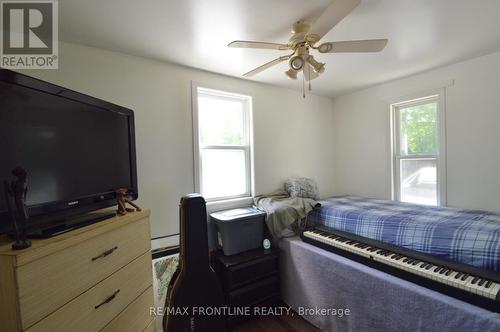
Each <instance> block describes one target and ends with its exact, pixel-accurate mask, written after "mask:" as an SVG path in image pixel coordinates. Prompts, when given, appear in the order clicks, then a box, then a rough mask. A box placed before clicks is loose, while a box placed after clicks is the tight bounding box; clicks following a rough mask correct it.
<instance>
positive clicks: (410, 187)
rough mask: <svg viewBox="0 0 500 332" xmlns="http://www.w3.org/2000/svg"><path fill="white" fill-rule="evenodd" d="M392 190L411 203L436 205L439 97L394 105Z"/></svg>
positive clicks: (437, 194) (404, 200)
mask: <svg viewBox="0 0 500 332" xmlns="http://www.w3.org/2000/svg"><path fill="white" fill-rule="evenodd" d="M393 123H394V129H393V133H394V139H393V141H394V161H393V164H394V167H393V169H394V174H393V177H394V193H395V198H396V199H398V200H400V201H403V202H410V203H418V204H427V205H438V204H439V203H440V195H439V181H440V179H439V167H440V164H439V159H440V157H439V149H440V142H439V98H438V96H432V97H428V98H423V99H420V100H417V101H412V102H405V103H401V104H396V105H394V106H393Z"/></svg>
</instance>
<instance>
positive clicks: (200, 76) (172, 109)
mask: <svg viewBox="0 0 500 332" xmlns="http://www.w3.org/2000/svg"><path fill="white" fill-rule="evenodd" d="M59 54H60V57H59V59H60V62H59V63H60V65H59V70H54V71H50V70H42V71H26V72H25V73H26V74H28V75H31V76H35V77H39V78H41V79H43V80H47V81H50V82H53V83H55V84H59V85H62V86H64V87H67V88H70V89H73V90H76V91H79V92H82V93H85V94H89V95H91V96H94V97H97V98H100V99H104V100H107V101H110V102H112V103H116V104H118V105H122V106H125V107H128V108H131V109H133V110H134V111H135V119H136V141H137V162H138V177H139V196H140V199H139V201H138V202H139V204H140V205H141V206H143V207H148V208H151V210H152V235H153V236H161V235H165V234H172V233H176V232H177V231H178V203H179V199H180V197H181V195H183V194H186V193H189V192H192V191H194V183H193V144H192V118H191V80H194V81H197V82H200V83H206V84H210V85H211V86H216V87H220V88H221V89H227V90H228V91H234V92H239V93H243V94H248V95H251V96H252V97H253V118H254V141H255V142H254V143H255V149H254V157H255V158H254V159H255V189H256V192H257V193H263V192H267V191H271V190H274V189H277V188H278V187H280V186H282V182H283V180H284V179H286V178H287V177H289V176H296V175H301V176H309V177H314V178H316V179H317V181H318V182H319V185H320V190H321V194H322V195H323V196H327V195H331V194H332V193H333V188H334V185H333V149H332V148H331V146H330V142H332V141H333V133H332V130H331V124H332V122H333V113H332V111H331V109H332V101H331V99H329V98H324V97H318V96H314V95H310V96H308V97H307V99H305V100H303V99H302V96H301V93H300V92H299V91H293V90H286V89H282V88H277V87H273V86H270V85H265V84H260V83H254V82H250V81H246V80H241V79H236V78H230V77H226V76H221V75H216V74H212V73H208V72H204V71H200V70H195V69H191V68H186V67H181V66H177V65H173V64H168V63H164V62H158V61H153V60H148V59H144V58H139V57H134V56H129V55H124V54H120V53H114V52H108V51H104V50H100V49H95V48H90V47H85V46H81V45H74V44H66V43H61V44H60V52H59ZM228 65H230V64H228Z"/></svg>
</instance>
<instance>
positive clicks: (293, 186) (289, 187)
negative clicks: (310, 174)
mask: <svg viewBox="0 0 500 332" xmlns="http://www.w3.org/2000/svg"><path fill="white" fill-rule="evenodd" d="M285 189H286V191H287V192H288V195H290V196H291V197H302V198H312V199H319V190H318V185H317V184H316V181H315V180H314V179H309V178H290V179H288V180H286V182H285Z"/></svg>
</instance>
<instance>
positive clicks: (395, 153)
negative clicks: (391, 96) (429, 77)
mask: <svg viewBox="0 0 500 332" xmlns="http://www.w3.org/2000/svg"><path fill="white" fill-rule="evenodd" d="M432 102H435V103H436V104H437V119H436V120H437V140H438V141H437V146H438V149H437V152H436V154H408V155H402V154H401V141H400V136H401V133H400V128H401V126H400V113H399V111H400V110H402V109H405V108H408V107H412V106H418V105H423V104H428V103H432ZM390 113H391V195H392V200H395V201H399V202H401V160H436V172H437V173H436V181H437V183H436V195H437V197H436V200H437V206H444V205H446V126H445V114H446V113H445V91H444V89H439V90H436V91H431V92H428V93H425V94H420V95H418V96H413V97H406V98H400V100H399V101H397V102H394V103H392V104H391V105H390Z"/></svg>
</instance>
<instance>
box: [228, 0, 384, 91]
mask: <svg viewBox="0 0 500 332" xmlns="http://www.w3.org/2000/svg"><path fill="white" fill-rule="evenodd" d="M360 2H361V0H333V3H332V4H331V5H330V6H328V8H326V10H325V11H324V12H323V14H321V16H320V17H319V18H318V19H317V20H316V21H314V22H309V21H306V20H301V21H298V22H296V23H295V24H293V27H292V36H291V37H290V39H289V41H288V43H287V44H278V43H267V42H256V41H243V40H235V41H233V42H231V43H229V45H227V46H228V47H240V48H264V49H273V50H280V51H286V50H291V51H293V52H292V53H291V54H288V55H284V56H280V57H279V58H276V59H274V60H272V61H269V62H267V63H265V64H263V65H262V66H259V67H257V68H255V69H253V70H251V71H249V72H247V73H245V74H243V76H245V77H251V76H254V75H256V74H258V73H260V72H262V71H264V70H266V69H268V68H270V67H272V66H275V65H277V64H279V63H281V62H283V61H288V65H289V69H288V70H287V71H286V72H285V74H286V75H287V76H288V77H289V78H290V79H294V80H295V79H297V74H298V73H299V72H302V73H303V79H305V80H306V81H308V82H310V81H311V80H313V79H315V78H317V77H318V76H319V75H320V74H321V73H323V72H324V71H325V63H321V62H318V61H316V60H315V59H314V57H313V56H312V55H311V54H309V52H310V50H316V51H318V52H319V53H343V52H380V51H382V50H383V49H384V47H385V46H386V44H387V39H372V40H351V41H337V42H324V43H321V44H319V45H318V46H316V44H317V43H318V42H319V41H320V40H321V38H322V37H323V36H324V35H325V34H326V33H327V32H328V31H330V30H331V29H332V28H333V27H334V26H335V25H337V23H339V22H340V21H341V20H342V19H343V18H344V17H346V16H347V15H348V14H349V13H350V12H351V11H352V10H353V9H354V8H355V7H356V6H357V5H359V3H360Z"/></svg>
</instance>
